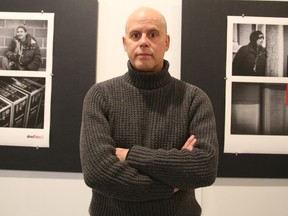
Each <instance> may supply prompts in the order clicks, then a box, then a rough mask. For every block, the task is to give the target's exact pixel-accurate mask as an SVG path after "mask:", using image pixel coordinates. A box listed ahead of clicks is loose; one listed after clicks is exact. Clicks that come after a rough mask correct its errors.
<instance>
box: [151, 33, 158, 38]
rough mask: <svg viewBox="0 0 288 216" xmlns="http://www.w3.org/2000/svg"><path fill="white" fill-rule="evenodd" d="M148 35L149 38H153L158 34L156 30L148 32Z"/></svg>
mask: <svg viewBox="0 0 288 216" xmlns="http://www.w3.org/2000/svg"><path fill="white" fill-rule="evenodd" d="M149 36H150V38H155V37H157V36H158V34H157V33H156V32H151V33H150V34H149Z"/></svg>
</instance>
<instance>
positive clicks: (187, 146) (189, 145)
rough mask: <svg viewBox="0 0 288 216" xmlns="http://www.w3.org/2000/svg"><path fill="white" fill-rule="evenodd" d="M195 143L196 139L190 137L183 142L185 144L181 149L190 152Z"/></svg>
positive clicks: (192, 136)
mask: <svg viewBox="0 0 288 216" xmlns="http://www.w3.org/2000/svg"><path fill="white" fill-rule="evenodd" d="M196 142H197V139H196V137H195V136H194V135H191V136H190V137H189V138H188V139H187V141H186V142H185V144H184V145H183V146H182V148H181V149H186V150H189V151H192V149H193V148H194V146H195V144H196Z"/></svg>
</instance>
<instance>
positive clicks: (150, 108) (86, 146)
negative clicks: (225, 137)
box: [80, 61, 218, 216]
mask: <svg viewBox="0 0 288 216" xmlns="http://www.w3.org/2000/svg"><path fill="white" fill-rule="evenodd" d="M168 68H169V63H168V62H167V61H165V65H164V68H163V70H162V71H161V72H160V73H149V72H139V71H136V70H134V69H133V68H132V66H131V64H130V63H129V62H128V69H129V70H128V72H127V73H125V74H124V75H122V76H120V77H117V78H113V79H110V80H108V81H104V82H101V83H98V84H95V85H94V86H93V87H92V88H91V89H90V90H89V91H88V93H87V95H86V97H85V100H84V106H83V119H82V126H81V139H80V154H81V162H82V169H83V174H84V180H85V182H86V184H87V185H88V186H89V187H91V188H92V194H93V195H92V201H91V204H90V209H89V211H90V215H92V216H199V215H201V208H200V206H199V204H198V203H197V201H196V199H195V194H194V189H195V188H199V187H204V186H208V185H211V184H212V183H213V182H214V180H215V178H216V172H217V160H218V144H217V137H216V126H215V119H214V114H213V109H212V106H211V103H210V100H209V98H208V97H207V95H206V94H205V93H204V92H203V91H202V90H200V89H199V88H197V87H195V86H193V85H190V84H188V83H185V82H183V81H180V80H178V79H175V78H173V77H171V76H170V74H169V72H168ZM192 134H194V135H196V137H197V143H198V144H197V145H196V147H194V149H193V150H192V151H188V150H181V147H182V146H183V144H184V143H185V141H186V140H187V138H188V137H189V136H190V135H192ZM115 147H121V148H128V149H130V150H129V154H128V156H127V157H126V161H124V162H123V161H122V162H120V161H119V159H118V158H117V157H116V155H115ZM174 188H179V189H180V191H178V192H176V193H173V190H174Z"/></svg>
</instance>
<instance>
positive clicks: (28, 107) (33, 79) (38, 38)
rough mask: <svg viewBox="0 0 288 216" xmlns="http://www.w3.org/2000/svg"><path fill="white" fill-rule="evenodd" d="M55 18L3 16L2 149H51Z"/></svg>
mask: <svg viewBox="0 0 288 216" xmlns="http://www.w3.org/2000/svg"><path fill="white" fill-rule="evenodd" d="M53 32H54V14H51V13H45V14H44V13H17V12H11V13H10V12H0V133H1V140H0V145H6V146H21V147H25V146H27V147H28V146H35V147H49V134H50V107H51V86H52V78H51V75H52V62H53V61H52V53H53V51H52V49H53Z"/></svg>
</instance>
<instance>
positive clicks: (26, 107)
mask: <svg viewBox="0 0 288 216" xmlns="http://www.w3.org/2000/svg"><path fill="white" fill-rule="evenodd" d="M44 93H45V78H38V77H4V76H0V103H1V105H0V117H1V118H0V127H13V128H40V129H43V125H44V107H45V97H44V96H45V95H44Z"/></svg>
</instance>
